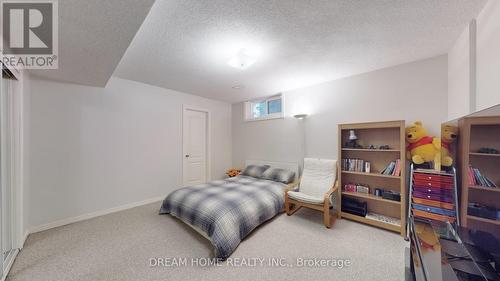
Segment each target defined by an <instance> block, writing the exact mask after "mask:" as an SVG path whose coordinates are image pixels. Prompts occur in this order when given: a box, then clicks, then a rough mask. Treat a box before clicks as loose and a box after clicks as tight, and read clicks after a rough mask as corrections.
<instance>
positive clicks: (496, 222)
mask: <svg viewBox="0 0 500 281" xmlns="http://www.w3.org/2000/svg"><path fill="white" fill-rule="evenodd" d="M467 218H468V219H469V220H474V221H480V222H485V223H491V224H494V225H500V220H490V219H485V218H481V217H476V216H471V215H467Z"/></svg>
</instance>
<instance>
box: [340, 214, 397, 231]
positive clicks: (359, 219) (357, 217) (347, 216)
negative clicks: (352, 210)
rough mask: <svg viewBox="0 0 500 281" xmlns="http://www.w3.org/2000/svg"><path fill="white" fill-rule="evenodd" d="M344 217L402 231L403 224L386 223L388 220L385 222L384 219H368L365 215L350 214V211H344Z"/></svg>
mask: <svg viewBox="0 0 500 281" xmlns="http://www.w3.org/2000/svg"><path fill="white" fill-rule="evenodd" d="M342 217H344V218H346V219H349V220H353V221H357V222H362V223H365V224H369V225H372V226H376V227H380V228H384V229H388V230H391V231H394V232H400V231H401V226H400V225H399V226H398V225H394V224H390V223H386V222H383V221H377V220H372V219H367V218H365V217H361V216H356V215H353V214H349V213H342Z"/></svg>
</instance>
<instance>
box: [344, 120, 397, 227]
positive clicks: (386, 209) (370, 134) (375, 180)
mask: <svg viewBox="0 0 500 281" xmlns="http://www.w3.org/2000/svg"><path fill="white" fill-rule="evenodd" d="M350 130H354V131H355V132H356V135H357V137H358V144H359V145H361V146H362V148H346V147H344V145H345V143H346V142H348V137H349V131H350ZM405 143H406V140H405V122H404V121H402V120H398V121H387V122H372V123H356V124H340V125H339V126H338V147H339V154H338V155H339V157H338V158H339V161H341V159H345V158H358V159H363V160H365V161H368V162H370V166H371V167H370V173H365V172H353V171H342V168H341V165H339V168H338V169H339V173H338V174H339V182H340V187H341V188H340V189H339V196H338V198H340V200H339V203H338V206H339V209H340V210H341V208H342V206H341V202H342V197H343V196H346V197H353V198H355V199H356V200H358V201H362V202H367V206H368V212H373V213H377V214H381V215H385V216H389V217H394V218H397V219H399V220H400V221H401V223H400V225H394V224H390V223H387V222H383V221H378V220H373V219H370V218H366V217H361V216H356V215H353V214H350V213H345V212H342V211H340V212H338V214H339V216H340V217H342V218H345V219H349V220H353V221H357V222H361V223H365V224H368V225H372V226H376V227H379V228H383V229H387V230H390V231H395V232H398V233H400V234H401V235H402V236H405V235H406V234H405V225H406V180H405V179H406V177H405V175H406V162H405ZM370 145H375V146H377V147H379V146H381V145H389V149H368V148H367V147H369V146H370ZM397 159H400V160H401V176H392V175H383V174H381V171H382V170H383V169H384V168H385V167H387V165H388V164H389V163H390V162H391V161H395V160H397ZM347 183H357V184H365V185H369V187H370V193H368V194H366V193H358V192H345V191H343V186H344V185H345V184H347ZM375 188H381V189H385V190H392V191H397V192H399V193H400V194H401V201H392V200H387V199H384V198H382V197H379V196H375V195H374V191H375Z"/></svg>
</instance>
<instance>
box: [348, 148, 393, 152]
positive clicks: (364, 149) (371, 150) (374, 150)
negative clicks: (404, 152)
mask: <svg viewBox="0 0 500 281" xmlns="http://www.w3.org/2000/svg"><path fill="white" fill-rule="evenodd" d="M342 150H343V151H363V152H368V151H369V152H401V150H399V149H368V148H342Z"/></svg>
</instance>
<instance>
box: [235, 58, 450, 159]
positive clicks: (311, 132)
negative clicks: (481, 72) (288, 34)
mask: <svg viewBox="0 0 500 281" xmlns="http://www.w3.org/2000/svg"><path fill="white" fill-rule="evenodd" d="M284 94H285V99H286V102H285V105H286V108H285V110H286V115H287V117H286V118H285V119H281V120H271V121H257V122H244V121H243V103H238V104H234V105H233V164H234V165H235V166H240V167H241V166H242V165H243V164H244V161H245V159H267V160H274V161H293V160H295V161H300V159H301V158H303V157H304V156H310V157H323V158H334V159H336V158H337V125H338V124H340V123H351V122H370V121H385V120H401V119H403V120H406V121H407V122H413V121H415V120H422V121H423V122H424V125H425V126H426V127H428V128H429V131H430V133H432V134H434V135H437V134H439V130H440V129H439V128H440V125H441V123H442V122H444V121H445V120H446V118H447V58H446V56H439V57H435V58H431V59H427V60H422V61H417V62H413V63H408V64H404V65H399V66H396V67H391V68H386V69H381V70H377V71H373V72H369V73H365V74H361V75H356V76H352V77H348V78H344V79H340V80H335V81H331V82H327V83H323V84H320V85H316V86H312V87H307V88H303V89H298V90H294V91H290V92H286V93H284ZM302 111H305V112H307V113H309V114H310V116H308V117H307V118H306V119H305V120H303V122H301V121H300V120H295V119H294V118H293V117H290V116H291V115H293V114H296V113H300V112H302ZM301 130H305V132H306V134H305V135H306V137H305V150H304V149H303V148H302V139H303V137H304V134H302V131H301Z"/></svg>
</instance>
